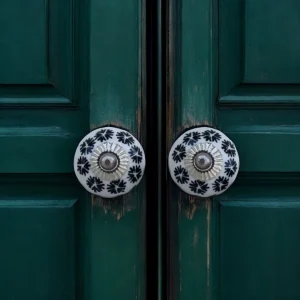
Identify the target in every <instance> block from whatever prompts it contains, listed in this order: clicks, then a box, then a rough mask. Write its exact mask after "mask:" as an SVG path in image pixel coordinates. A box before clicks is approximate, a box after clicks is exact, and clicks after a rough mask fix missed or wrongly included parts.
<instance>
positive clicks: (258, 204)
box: [214, 173, 300, 299]
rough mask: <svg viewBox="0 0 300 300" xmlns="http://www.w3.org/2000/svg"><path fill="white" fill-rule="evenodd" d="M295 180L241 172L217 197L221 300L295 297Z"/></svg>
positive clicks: (297, 185) (296, 286)
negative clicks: (234, 185) (235, 181)
mask: <svg viewBox="0 0 300 300" xmlns="http://www.w3.org/2000/svg"><path fill="white" fill-rule="evenodd" d="M251 181H252V182H254V184H255V189H254V188H253V183H251ZM298 182H299V176H298V175H297V174H296V175H293V174H291V175H287V176H286V178H285V179H283V178H282V177H281V175H280V173H277V174H270V175H265V176H260V178H258V176H257V177H256V178H255V177H253V175H252V174H245V175H243V176H241V177H240V178H239V180H238V184H237V186H236V187H235V189H232V190H229V191H228V193H226V194H223V195H222V196H221V197H219V198H218V199H216V201H215V202H214V208H215V223H216V225H217V224H218V225H217V226H216V228H215V229H216V232H215V233H216V235H215V238H216V244H218V245H219V250H218V253H219V262H218V264H219V266H218V270H219V274H220V299H241V298H242V299H253V297H255V299H266V298H272V299H283V298H285V299H298V298H299V293H300V290H299V286H298V280H299V276H300V273H299V268H298V266H299V263H300V262H299V259H298V254H297V253H298V252H299V247H300V245H299V243H298V242H297V240H298V238H297V236H298V235H299V230H300V226H299V213H300V211H299V207H300V206H299V193H300V190H299V184H298Z"/></svg>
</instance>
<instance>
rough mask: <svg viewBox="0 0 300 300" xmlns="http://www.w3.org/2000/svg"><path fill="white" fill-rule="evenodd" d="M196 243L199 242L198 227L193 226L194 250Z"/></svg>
mask: <svg viewBox="0 0 300 300" xmlns="http://www.w3.org/2000/svg"><path fill="white" fill-rule="evenodd" d="M198 241H199V231H198V227H197V226H195V227H194V235H193V247H194V248H197V245H198Z"/></svg>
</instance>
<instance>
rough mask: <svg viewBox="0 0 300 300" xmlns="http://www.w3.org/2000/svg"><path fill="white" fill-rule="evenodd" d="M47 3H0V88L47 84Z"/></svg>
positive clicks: (13, 0)
mask: <svg viewBox="0 0 300 300" xmlns="http://www.w3.org/2000/svg"><path fill="white" fill-rule="evenodd" d="M46 34H47V1H46V0H42V1H39V0H31V1H30V5H28V2H24V1H22V0H2V1H1V3H0V36H1V40H0V49H1V55H0V66H1V69H0V84H42V83H47V82H48V81H47V72H48V70H47V45H46V41H47V35H46Z"/></svg>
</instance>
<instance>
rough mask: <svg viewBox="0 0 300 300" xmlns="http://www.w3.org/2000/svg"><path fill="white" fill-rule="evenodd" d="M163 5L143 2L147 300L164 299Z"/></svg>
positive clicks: (151, 0) (155, 1) (153, 0)
mask: <svg viewBox="0 0 300 300" xmlns="http://www.w3.org/2000/svg"><path fill="white" fill-rule="evenodd" d="M165 2H166V1H165V0H147V1H146V52H147V54H146V69H147V71H146V77H147V79H146V82H147V134H146V142H147V154H146V156H147V157H146V158H147V177H146V191H147V205H146V208H147V210H146V211H147V213H146V218H147V222H146V234H147V238H146V249H147V250H146V251H147V262H146V266H147V283H146V288H147V299H151V300H154V299H159V300H162V299H163V300H165V299H167V298H166V292H165V291H166V279H167V278H166V236H165V233H166V230H165V228H166V226H165V218H164V216H165V213H166V205H165V203H166V201H165V199H166V197H165V196H166V192H165V189H166V184H165V181H166V170H167V164H166V153H165V149H166V145H165V144H166V142H165V141H166V132H165V131H166V130H165V128H166V120H165V117H164V116H165V113H166V111H165V107H166V105H165V95H166V88H165V78H166V76H165V72H166V68H165V54H166V50H165V49H166V45H165V35H166V3H165Z"/></svg>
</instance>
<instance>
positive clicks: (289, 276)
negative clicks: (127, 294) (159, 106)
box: [167, 0, 300, 300]
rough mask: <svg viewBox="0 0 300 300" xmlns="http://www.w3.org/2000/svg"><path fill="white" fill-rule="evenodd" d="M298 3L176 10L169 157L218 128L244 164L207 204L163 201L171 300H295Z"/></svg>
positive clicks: (179, 197) (178, 197)
mask: <svg viewBox="0 0 300 300" xmlns="http://www.w3.org/2000/svg"><path fill="white" fill-rule="evenodd" d="M299 11H300V5H299V3H298V2H297V1H292V0H290V1H285V2H280V1H275V2H274V1H269V0H263V1H252V0H249V1H248V0H245V1H227V0H218V1H217V0H216V1H206V0H199V1H177V0H173V1H171V5H170V10H169V36H170V38H169V40H168V47H169V55H168V59H169V66H168V67H169V69H168V70H169V73H170V76H169V78H168V80H169V83H170V86H171V87H170V89H169V91H168V99H169V106H168V113H169V116H168V129H167V132H168V133H169V135H168V136H169V140H168V150H169V149H170V147H171V144H172V143H173V141H174V140H175V138H176V137H177V136H178V135H179V134H180V133H182V131H183V130H184V129H186V128H188V127H190V126H195V125H202V124H208V125H211V126H216V128H218V129H220V130H221V131H223V132H224V133H225V134H226V135H228V136H229V138H230V139H232V140H233V141H234V143H235V145H236V147H237V149H238V152H239V155H240V161H241V168H240V173H239V175H238V179H237V181H236V183H234V184H233V186H232V187H231V188H230V189H229V190H228V191H227V192H225V193H224V194H222V195H220V196H218V197H215V198H213V199H200V198H194V197H192V196H187V195H185V194H183V193H181V192H180V191H179V189H178V188H176V187H175V186H174V185H173V184H172V183H170V185H169V190H168V193H169V199H168V209H169V212H170V214H169V218H168V229H169V231H170V238H169V239H168V241H169V244H168V249H169V269H168V270H169V285H168V291H169V297H170V299H198V298H199V299H200V298H203V299H222V300H225V299H231V300H233V299H253V298H255V299H298V298H299V293H300V291H299V288H298V285H297V282H298V281H299V278H300V274H299V271H298V270H299V267H298V266H299V260H298V258H297V257H298V256H297V253H298V252H299V249H300V244H299V243H298V242H297V236H298V235H299V230H300V222H299V197H298V195H299V192H300V191H299V188H298V185H299V184H298V182H299V176H298V175H297V172H299V170H300V165H299V160H298V159H297V157H298V152H299V149H300V145H299V141H298V140H299V138H298V136H299V132H300V130H299V128H300V127H299V125H300V114H299V95H300V93H299V91H300V90H299V85H298V84H299V74H298V73H299V72H298V71H299V67H300V55H299V51H298V50H299V49H298V48H299V47H298V46H299V41H298V37H297V30H298V27H299V26H298V25H299V22H300V15H299Z"/></svg>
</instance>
